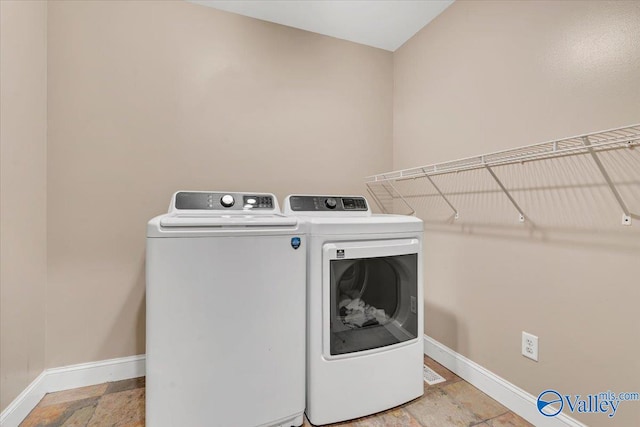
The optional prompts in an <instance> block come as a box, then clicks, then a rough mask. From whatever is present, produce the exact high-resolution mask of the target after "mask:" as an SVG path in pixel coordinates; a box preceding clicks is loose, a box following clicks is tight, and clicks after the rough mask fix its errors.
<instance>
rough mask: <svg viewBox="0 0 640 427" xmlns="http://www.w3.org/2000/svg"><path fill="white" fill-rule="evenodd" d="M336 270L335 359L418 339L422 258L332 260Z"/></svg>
mask: <svg viewBox="0 0 640 427" xmlns="http://www.w3.org/2000/svg"><path fill="white" fill-rule="evenodd" d="M330 267H331V284H330V286H331V288H330V298H331V326H330V327H331V343H330V345H331V349H330V350H331V351H330V353H331V354H332V355H338V354H346V353H352V352H357V351H363V350H369V349H373V348H379V347H385V346H388V345H392V344H396V343H399V342H403V341H407V340H410V339H413V338H416V336H417V329H418V316H417V304H418V301H417V295H418V287H417V286H418V283H417V254H408V255H397V256H389V257H378V258H361V259H343V260H331V262H330ZM420 303H421V302H420Z"/></svg>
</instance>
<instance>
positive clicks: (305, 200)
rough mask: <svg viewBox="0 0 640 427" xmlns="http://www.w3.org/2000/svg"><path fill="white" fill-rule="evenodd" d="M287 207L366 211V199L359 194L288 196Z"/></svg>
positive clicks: (317, 210)
mask: <svg viewBox="0 0 640 427" xmlns="http://www.w3.org/2000/svg"><path fill="white" fill-rule="evenodd" d="M289 207H290V209H291V210H292V211H294V212H331V211H337V212H349V211H364V212H366V211H368V210H369V208H368V206H367V200H366V199H365V198H364V197H361V196H344V197H342V196H290V197H289Z"/></svg>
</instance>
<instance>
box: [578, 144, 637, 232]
mask: <svg viewBox="0 0 640 427" xmlns="http://www.w3.org/2000/svg"><path fill="white" fill-rule="evenodd" d="M582 143H583V144H584V146H585V147H586V148H587V150H588V151H589V154H591V157H592V158H593V161H594V162H595V164H596V166H597V167H598V169H599V170H600V173H601V174H602V177H603V178H604V180H605V181H606V182H607V185H608V186H609V189H610V190H611V192H612V193H613V196H614V197H615V198H616V200H617V201H618V205H619V206H620V209H622V225H631V217H632V216H634V215H631V211H629V208H627V205H626V204H625V203H624V200H622V196H621V195H620V193H619V192H618V189H617V188H616V185H615V184H614V183H613V181H612V180H611V177H610V176H609V173H608V172H607V170H606V169H605V167H604V165H603V164H602V162H601V161H600V157H598V154H597V153H596V152H595V150H594V149H593V147H591V141H589V137H588V136H584V137H582Z"/></svg>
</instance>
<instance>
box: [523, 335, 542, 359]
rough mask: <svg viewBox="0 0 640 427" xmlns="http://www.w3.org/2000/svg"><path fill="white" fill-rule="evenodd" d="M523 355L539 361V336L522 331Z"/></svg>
mask: <svg viewBox="0 0 640 427" xmlns="http://www.w3.org/2000/svg"><path fill="white" fill-rule="evenodd" d="M522 355H523V356H524V357H528V358H529V359H531V360H535V361H536V362H537V361H538V337H537V336H535V335H533V334H530V333H528V332H524V331H522Z"/></svg>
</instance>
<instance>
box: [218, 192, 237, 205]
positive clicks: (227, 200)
mask: <svg viewBox="0 0 640 427" xmlns="http://www.w3.org/2000/svg"><path fill="white" fill-rule="evenodd" d="M235 203H236V201H235V200H234V199H233V196H232V195H231V194H225V195H224V196H222V198H221V199H220V204H221V205H222V206H224V207H225V208H230V207H231V206H233V205H234V204H235Z"/></svg>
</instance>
